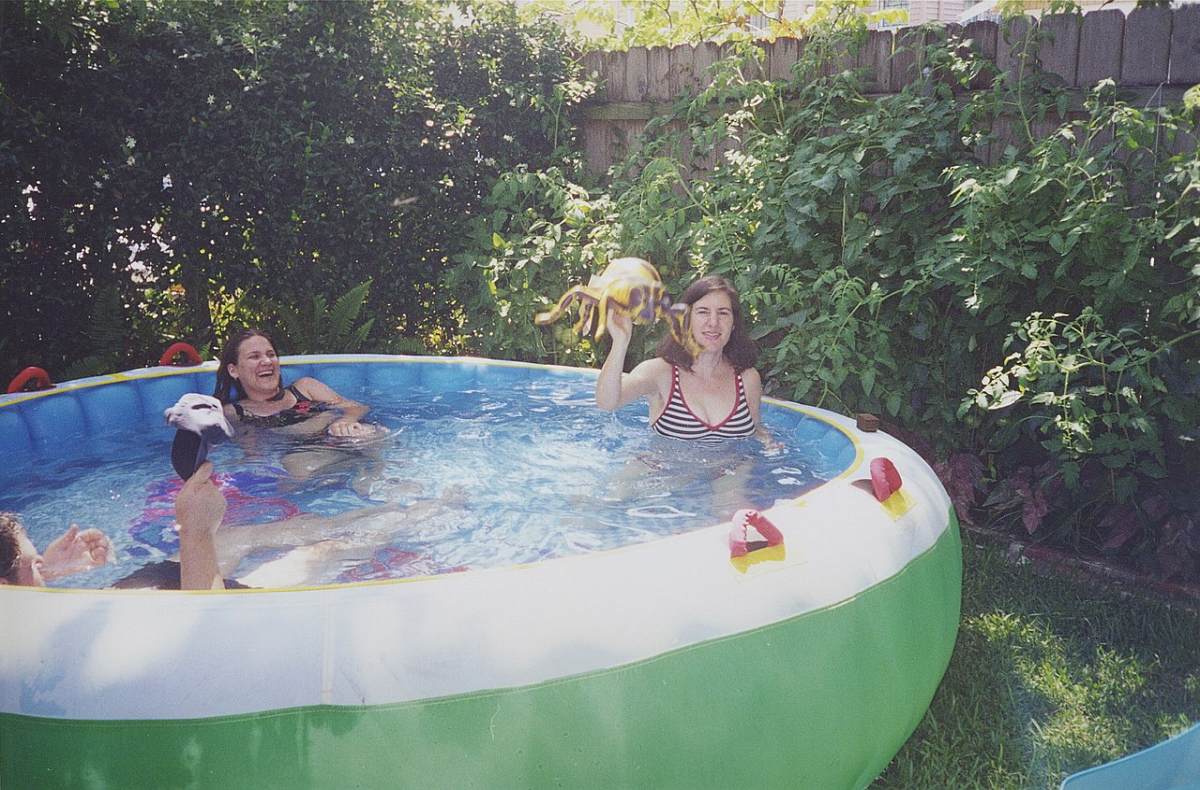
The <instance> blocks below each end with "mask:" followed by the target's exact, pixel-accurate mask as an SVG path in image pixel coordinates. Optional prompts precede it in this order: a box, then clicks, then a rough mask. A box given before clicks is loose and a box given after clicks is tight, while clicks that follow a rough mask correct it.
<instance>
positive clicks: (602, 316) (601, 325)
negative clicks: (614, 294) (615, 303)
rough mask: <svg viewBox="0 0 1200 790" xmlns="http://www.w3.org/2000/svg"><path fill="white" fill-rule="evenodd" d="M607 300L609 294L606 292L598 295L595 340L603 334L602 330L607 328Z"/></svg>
mask: <svg viewBox="0 0 1200 790" xmlns="http://www.w3.org/2000/svg"><path fill="white" fill-rule="evenodd" d="M608 302H609V296H608V293H607V292H606V293H605V294H604V296H601V297H600V305H599V317H598V318H597V321H596V334H595V338H596V340H599V339H600V338H601V337H603V335H604V330H605V329H607V328H608Z"/></svg>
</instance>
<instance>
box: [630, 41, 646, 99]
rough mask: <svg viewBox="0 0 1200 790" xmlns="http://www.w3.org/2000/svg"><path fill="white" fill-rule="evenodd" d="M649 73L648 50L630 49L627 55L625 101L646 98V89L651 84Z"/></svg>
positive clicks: (643, 48)
mask: <svg viewBox="0 0 1200 790" xmlns="http://www.w3.org/2000/svg"><path fill="white" fill-rule="evenodd" d="M648 71H649V66H648V65H647V63H646V48H645V47H630V48H629V51H628V52H626V53H625V101H641V100H642V99H644V98H646V88H647V86H648V85H649V82H650V80H649V77H648Z"/></svg>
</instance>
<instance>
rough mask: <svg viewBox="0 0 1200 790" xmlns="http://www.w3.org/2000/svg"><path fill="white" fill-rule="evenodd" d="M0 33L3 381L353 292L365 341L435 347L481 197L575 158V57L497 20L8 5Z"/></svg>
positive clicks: (558, 41)
mask: <svg viewBox="0 0 1200 790" xmlns="http://www.w3.org/2000/svg"><path fill="white" fill-rule="evenodd" d="M0 30H2V31H3V33H2V35H3V47H0V181H2V182H3V183H4V184H5V186H4V187H3V189H0V223H2V224H3V227H4V228H5V232H4V242H3V247H2V248H0V249H2V250H3V252H2V253H0V285H3V288H2V289H0V315H2V316H3V317H4V320H5V325H6V326H5V336H6V337H7V338H9V339H10V342H11V344H12V348H16V349H21V350H22V352H21V353H20V354H13V355H9V356H8V357H6V359H5V361H4V362H3V363H0V374H3V373H11V372H12V371H14V370H15V369H17V368H18V367H20V366H23V365H26V364H33V363H36V364H39V365H41V366H43V367H47V368H49V369H50V370H51V371H52V372H54V373H55V375H56V376H57V375H58V374H59V372H60V371H62V370H64V369H65V368H66V367H67V365H68V364H69V363H70V362H71V361H73V360H77V359H79V358H81V357H85V356H88V357H91V356H93V355H97V354H99V355H101V356H102V357H103V358H104V359H105V360H106V361H107V362H109V363H111V364H114V365H117V366H120V365H131V364H139V363H144V362H148V361H150V360H153V359H156V358H157V355H158V353H159V352H160V351H161V349H162V347H163V346H165V345H166V344H167V343H168V342H169V341H171V340H173V339H188V340H190V341H192V342H193V343H195V344H197V345H200V346H209V345H211V344H213V343H214V342H215V341H216V340H217V339H218V338H220V337H221V336H222V335H223V334H224V332H225V329H226V326H227V324H228V323H230V322H233V321H238V322H243V323H250V322H254V323H259V322H267V323H274V322H275V318H276V316H275V315H273V314H271V313H272V311H271V310H270V309H269V308H270V307H271V306H272V305H276V304H281V305H285V306H290V307H292V308H293V309H305V308H306V307H308V306H310V305H311V300H312V299H313V297H314V295H319V296H321V297H322V298H324V299H326V300H327V301H328V302H332V301H333V300H334V299H336V298H337V297H338V296H339V295H341V294H344V293H345V292H347V291H348V290H349V289H351V288H352V287H354V286H355V285H356V284H358V283H361V282H363V281H365V280H368V279H371V280H372V282H373V285H372V287H371V289H370V294H369V299H368V301H367V303H366V304H365V308H364V309H366V310H367V311H368V312H369V313H370V314H371V315H373V316H376V318H377V320H376V321H375V323H374V324H373V325H372V328H371V336H370V337H368V338H367V340H366V343H367V345H368V346H371V347H384V346H385V345H386V346H392V345H394V341H393V338H394V337H395V336H396V335H398V334H403V335H407V336H410V337H412V338H416V339H417V340H415V341H413V342H414V343H415V344H416V345H418V346H420V345H422V344H423V340H424V339H425V338H427V337H440V336H446V335H448V334H450V332H451V331H452V330H454V329H455V328H456V321H457V316H458V315H459V314H460V312H461V311H460V308H459V307H458V304H457V301H456V294H453V293H449V294H448V293H446V292H445V290H444V288H443V287H442V283H443V278H444V275H445V274H446V272H447V270H448V269H449V268H450V266H451V264H450V257H451V256H452V255H453V254H454V253H455V252H456V250H458V249H459V248H461V246H462V243H463V236H462V233H461V228H462V225H463V224H464V223H465V222H466V221H468V220H469V218H470V217H471V216H472V215H473V214H474V212H475V211H476V210H477V209H478V207H479V206H480V204H481V201H482V200H483V199H484V197H485V196H486V195H487V194H488V192H489V191H490V189H491V186H492V183H493V182H494V181H495V179H496V178H497V177H498V176H499V174H501V173H504V172H507V171H509V170H511V169H512V168H514V167H516V166H518V165H521V164H528V165H529V166H531V167H534V168H542V167H546V166H549V165H551V164H553V163H556V162H559V161H562V160H563V159H564V158H569V157H570V156H572V154H571V142H572V136H571V135H572V127H571V125H570V123H569V122H568V112H569V110H570V108H571V106H572V104H573V102H574V101H575V99H576V94H577V92H578V91H579V90H581V89H582V86H580V85H578V84H577V83H575V82H573V76H574V69H575V68H576V67H575V66H574V65H573V61H572V55H573V49H572V45H571V44H570V42H569V41H567V40H566V39H565V37H564V35H563V34H562V33H561V31H559V29H558V28H557V27H555V26H554V25H552V24H550V23H548V22H543V21H538V20H536V19H535V20H529V21H522V20H520V19H519V18H518V17H517V14H516V11H515V9H514V8H513V7H512V6H510V5H503V4H495V3H475V2H460V3H456V4H454V5H452V6H448V5H446V4H444V3H441V2H435V1H434V0H411V1H410V2H404V3H390V2H367V1H365V0H363V1H361V2H339V3H310V2H300V3H285V2H274V1H273V0H232V1H230V2H224V3H193V2H182V1H179V2H176V1H173V0H168V1H167V2H161V3H98V2H92V1H91V0H67V2H48V1H43V0H22V1H21V2H13V3H4V4H0ZM111 293H115V294H117V299H116V300H115V302H113V301H112V300H109V299H108V297H104V298H105V299H106V300H108V301H105V302H104V304H105V305H107V306H112V305H115V306H116V308H117V309H116V310H115V311H110V313H111V315H110V319H111V321H115V322H117V323H118V324H119V325H120V326H122V327H123V331H122V332H120V333H117V334H116V335H115V337H117V338H120V339H121V343H120V345H118V346H116V347H105V348H97V347H95V345H94V343H95V342H96V341H97V338H96V337H95V336H94V333H92V335H93V336H91V337H89V329H88V327H89V322H90V321H91V320H92V317H93V316H94V314H95V313H96V309H97V305H98V304H99V302H100V300H101V297H102V295H105V294H111ZM105 309H108V308H107V307H106V308H105Z"/></svg>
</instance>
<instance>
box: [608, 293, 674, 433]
mask: <svg viewBox="0 0 1200 790" xmlns="http://www.w3.org/2000/svg"><path fill="white" fill-rule="evenodd" d="M608 334H609V336H610V337H612V348H610V349H609V352H608V356H607V357H605V359H604V365H603V366H601V368H600V376H599V377H598V378H597V379H596V405H597V406H599V407H600V408H602V409H604V410H605V411H615V410H616V409H619V408H621V407H622V406H624V405H625V404H627V403H632V402H633V401H635V400H637V399H638V398H640V397H642V396H643V395H645V396H650V397H653V396H654V395H655V394H656V393H660V390H661V381H662V379H663V376H664V375H665V376H667V377H668V380H669V376H670V365H668V364H667V362H666V361H665V360H662V359H659V358H658V357H654V358H653V359H647V360H646V361H645V362H642V363H641V364H639V365H638V366H637V367H635V368H634V369H633V370H632V371H630V372H629V373H625V372H624V370H625V355H626V353H628V351H629V340H630V337H632V335H633V321H631V320H630V319H629V316H625V315H621V314H619V313H609V315H608ZM652 405H653V404H652Z"/></svg>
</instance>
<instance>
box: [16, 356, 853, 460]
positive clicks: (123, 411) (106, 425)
mask: <svg viewBox="0 0 1200 790" xmlns="http://www.w3.org/2000/svg"><path fill="white" fill-rule="evenodd" d="M282 361H283V365H284V367H283V379H284V381H285V382H292V381H295V380H296V379H299V378H302V377H304V376H313V377H315V378H319V379H320V380H321V381H323V382H324V383H326V384H328V385H329V386H330V387H332V388H333V389H335V390H337V391H338V392H341V393H343V394H346V395H347V396H349V397H355V394H356V393H361V392H363V391H365V390H370V389H403V388H408V387H414V386H422V387H426V388H428V389H431V390H443V391H447V392H452V391H454V390H463V389H471V388H478V387H480V386H499V385H503V384H506V383H515V382H522V381H527V380H529V379H532V378H542V379H550V380H552V379H555V378H562V379H570V380H573V381H578V382H585V381H588V380H589V379H591V378H593V377H594V376H595V374H596V371H594V370H588V369H581V368H565V367H554V366H548V365H533V364H512V363H507V364H506V363H497V362H489V361H483V360H475V359H470V358H443V357H375V356H371V357H364V356H358V355H343V356H339V357H320V358H318V359H313V358H311V357H284V358H283V360H282ZM215 380H216V374H215V368H214V367H212V366H211V364H210V365H206V366H205V367H204V368H191V369H189V368H182V369H180V368H146V369H143V370H135V371H128V372H125V373H118V374H114V375H112V376H98V377H94V378H90V379H79V380H75V381H70V382H64V383H62V384H60V385H58V386H57V387H56V388H55V389H53V390H49V391H46V392H40V393H22V394H16V395H4V396H0V452H2V453H3V454H4V456H5V458H6V461H7V463H4V464H2V465H0V481H2V480H4V479H6V478H10V479H11V477H12V476H13V475H16V476H20V475H21V474H22V469H23V468H26V465H27V463H30V462H36V461H37V459H38V458H47V457H52V458H55V459H60V460H61V459H64V458H70V457H71V456H72V455H73V454H75V453H79V452H82V451H84V450H88V449H90V447H89V446H90V445H92V444H93V443H92V442H90V441H88V439H89V438H95V437H103V436H104V435H105V434H106V433H107V432H109V431H111V430H114V429H126V428H130V427H134V426H139V425H144V426H145V427H146V428H147V429H148V430H150V429H155V428H158V427H164V425H165V423H164V421H163V411H164V410H165V409H167V408H168V407H169V406H171V405H172V404H174V403H175V402H176V401H177V400H179V398H180V396H182V395H184V394H186V393H189V392H200V393H204V394H210V393H211V392H212V391H213V387H214V384H215ZM626 408H627V409H644V408H645V406H644V404H641V403H638V404H632V405H630V406H627V407H626ZM764 418H765V421H766V422H767V425H768V426H769V427H770V430H771V433H772V434H773V435H774V436H775V437H776V438H777V439H779V440H780V441H782V442H784V443H785V444H798V443H806V444H807V443H812V442H817V443H820V444H821V445H822V449H823V450H824V451H825V452H826V453H831V454H832V455H833V458H832V459H831V460H833V461H834V462H835V466H836V467H837V468H839V469H846V468H848V467H849V466H850V465H851V464H852V463H853V461H854V458H855V453H856V448H855V446H854V443H853V442H852V441H851V440H850V439H849V437H848V436H847V435H846V434H845V433H844V432H843V430H841V429H840V428H838V427H836V426H835V425H833V424H832V423H829V422H826V421H825V420H822V419H817V418H815V417H813V416H810V415H807V414H805V413H804V411H802V410H800V409H799V408H797V407H794V406H791V405H789V404H782V403H781V404H778V405H775V404H771V403H764Z"/></svg>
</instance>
